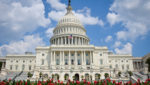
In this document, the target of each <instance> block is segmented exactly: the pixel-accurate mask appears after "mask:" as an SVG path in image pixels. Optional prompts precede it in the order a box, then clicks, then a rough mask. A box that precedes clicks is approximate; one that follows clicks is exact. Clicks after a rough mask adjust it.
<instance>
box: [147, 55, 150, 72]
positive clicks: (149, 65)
mask: <svg viewBox="0 0 150 85" xmlns="http://www.w3.org/2000/svg"><path fill="white" fill-rule="evenodd" d="M146 64H148V72H150V57H149V58H148V59H147V60H146Z"/></svg>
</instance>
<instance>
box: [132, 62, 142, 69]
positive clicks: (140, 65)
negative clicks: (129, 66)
mask: <svg viewBox="0 0 150 85" xmlns="http://www.w3.org/2000/svg"><path fill="white" fill-rule="evenodd" d="M133 67H134V69H135V70H137V71H138V70H140V69H142V68H143V63H142V62H140V61H134V62H133Z"/></svg>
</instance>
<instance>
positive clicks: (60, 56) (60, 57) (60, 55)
mask: <svg viewBox="0 0 150 85" xmlns="http://www.w3.org/2000/svg"><path fill="white" fill-rule="evenodd" d="M59 53H60V54H59V64H60V65H62V61H61V60H62V52H61V51H60V52H59Z"/></svg>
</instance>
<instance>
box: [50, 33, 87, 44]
mask: <svg viewBox="0 0 150 85" xmlns="http://www.w3.org/2000/svg"><path fill="white" fill-rule="evenodd" d="M50 42H51V44H52V45H88V44H89V38H88V37H86V36H82V35H69V34H68V35H61V36H53V37H52V38H51V40H50Z"/></svg>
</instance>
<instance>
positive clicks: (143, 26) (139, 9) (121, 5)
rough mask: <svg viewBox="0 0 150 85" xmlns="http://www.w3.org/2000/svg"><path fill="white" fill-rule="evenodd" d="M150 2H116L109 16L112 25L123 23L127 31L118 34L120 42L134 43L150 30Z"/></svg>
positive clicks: (139, 0)
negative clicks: (129, 41) (128, 41)
mask: <svg viewBox="0 0 150 85" xmlns="http://www.w3.org/2000/svg"><path fill="white" fill-rule="evenodd" d="M149 3H150V1H149V0H115V1H114V3H113V4H112V6H111V7H110V12H109V13H108V14H107V19H108V21H109V23H110V24H111V25H113V24H116V23H117V22H121V23H122V25H123V26H124V27H125V29H123V30H120V31H119V32H117V38H118V39H119V40H121V39H122V40H127V39H128V40H131V41H134V40H135V39H137V38H138V37H142V36H144V35H146V34H147V33H148V32H149V30H150V24H149V22H150V21H149V20H150V17H149V15H150V11H149V10H150V9H149V7H150V5H149Z"/></svg>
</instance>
